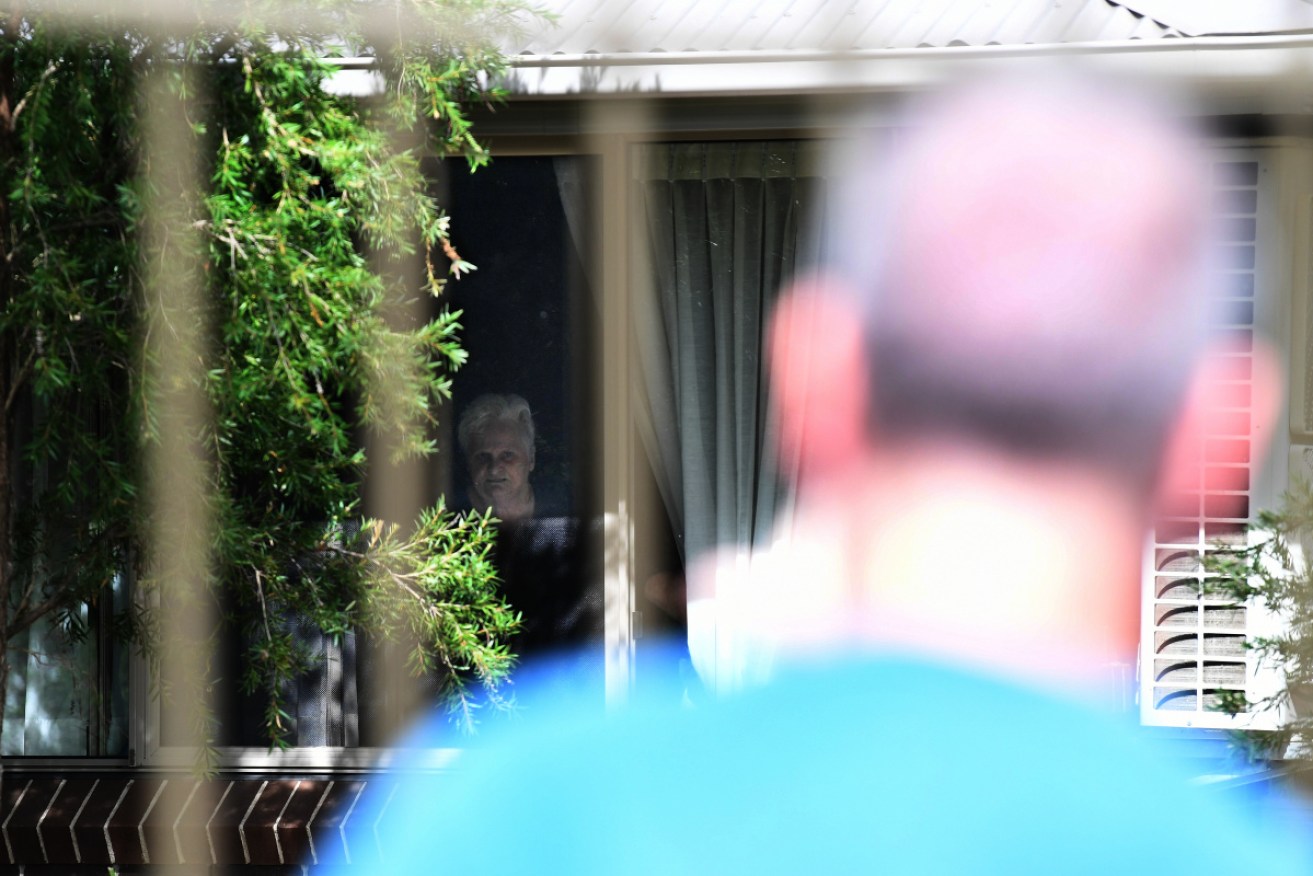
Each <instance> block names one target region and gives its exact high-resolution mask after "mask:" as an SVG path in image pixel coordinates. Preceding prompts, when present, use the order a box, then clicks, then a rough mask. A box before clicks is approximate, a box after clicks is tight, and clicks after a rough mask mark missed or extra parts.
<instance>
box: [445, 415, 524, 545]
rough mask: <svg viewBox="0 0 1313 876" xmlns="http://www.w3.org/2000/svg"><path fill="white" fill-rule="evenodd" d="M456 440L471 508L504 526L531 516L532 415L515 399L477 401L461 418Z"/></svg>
mask: <svg viewBox="0 0 1313 876" xmlns="http://www.w3.org/2000/svg"><path fill="white" fill-rule="evenodd" d="M456 438H457V440H458V441H459V442H460V449H461V452H462V453H463V454H464V455H465V463H466V465H467V467H468V468H469V473H470V490H469V500H470V507H471V508H473V509H475V510H476V511H484V510H487V509H489V508H491V509H492V513H493V514H494V515H496V516H497V517H498V518H500V519H501V520H503V521H505V522H508V523H510V522H516V521H520V520H527V519H529V518H531V517H533V516H534V498H533V486H532V485H531V484H530V483H529V474H530V472H532V471H533V459H534V435H533V415H532V414H531V413H530V412H529V403H528V402H526V401H525V400H524V399H523V398H521V397H520V396H518V395H481V396H479V397H478V398H476V399H475V400H474V401H473V402H471V403H470V405H469V407H467V408H466V409H465V413H464V414H462V415H461V418H460V425H459V427H458V428H457V432H456Z"/></svg>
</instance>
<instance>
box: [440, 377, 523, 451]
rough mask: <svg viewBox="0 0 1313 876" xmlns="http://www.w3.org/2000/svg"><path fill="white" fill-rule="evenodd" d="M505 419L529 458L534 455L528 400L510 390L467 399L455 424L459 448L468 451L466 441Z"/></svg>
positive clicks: (468, 447) (468, 445) (467, 442)
mask: <svg viewBox="0 0 1313 876" xmlns="http://www.w3.org/2000/svg"><path fill="white" fill-rule="evenodd" d="M501 423H506V424H509V425H511V426H513V427H515V428H516V429H518V430H519V432H520V435H521V437H522V438H523V440H524V447H525V451H526V453H527V454H528V457H529V462H533V457H534V431H533V414H532V413H531V412H530V411H529V403H528V402H527V401H525V400H524V398H523V397H521V396H518V395H515V394H514V393H507V394H505V395H498V394H495V393H487V394H485V395H481V396H479V397H478V398H476V399H475V400H474V401H472V402H470V403H469V405H468V406H467V407H466V408H465V412H464V413H463V414H461V415H460V425H459V426H457V428H456V441H457V442H458V443H459V444H460V452H461V453H462V454H464V455H465V456H469V455H470V442H471V441H472V440H473V438H474V436H475V435H478V434H480V433H481V432H483V431H484V430H486V429H487V428H488V427H489V426H492V425H495V424H501Z"/></svg>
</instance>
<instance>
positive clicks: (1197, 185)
mask: <svg viewBox="0 0 1313 876" xmlns="http://www.w3.org/2000/svg"><path fill="white" fill-rule="evenodd" d="M1167 119H1168V117H1167V116H1166V114H1165V113H1162V112H1159V111H1157V110H1156V109H1155V108H1153V107H1151V106H1149V105H1147V104H1145V103H1143V102H1140V101H1138V100H1133V99H1129V98H1127V97H1126V96H1124V95H1121V94H1118V93H1116V92H1114V91H1112V90H1109V89H1105V88H1102V87H1098V86H1094V85H1090V84H1088V83H1076V82H1071V81H1067V80H1061V81H1051V82H1045V83H1038V84H1037V83H1035V82H1019V81H1007V82H994V83H989V84H982V85H977V86H974V87H971V88H968V89H966V90H960V91H957V92H953V93H951V94H949V95H946V96H941V97H940V98H939V99H938V100H937V101H935V102H934V103H933V104H931V105H929V106H926V107H924V108H923V110H922V112H921V114H920V115H918V116H914V117H913V118H912V119H911V124H910V126H909V129H908V132H907V134H906V136H905V137H904V138H903V140H902V141H901V142H900V143H899V144H898V145H897V147H896V148H895V150H894V153H893V155H892V158H891V160H889V161H887V162H881V164H880V166H879V167H878V168H877V167H863V168H862V169H860V171H859V172H858V177H857V178H858V180H859V182H858V184H857V185H854V186H853V187H852V188H851V189H850V191H851V192H853V193H855V196H854V197H851V198H850V200H849V202H848V203H847V204H846V205H845V207H844V212H843V215H842V217H841V219H840V223H839V228H841V229H843V230H842V232H841V234H840V236H841V238H842V244H841V247H842V250H841V254H840V260H839V261H840V264H841V265H842V266H843V270H844V272H845V273H846V274H847V275H848V276H847V279H848V281H849V284H850V285H851V286H852V288H854V290H856V292H857V293H858V294H859V295H860V296H861V304H860V306H861V308H862V311H863V312H864V314H865V316H866V337H867V344H868V348H869V353H870V357H871V363H872V369H873V370H872V375H871V378H872V379H871V385H872V416H873V427H874V429H875V430H876V431H877V432H878V433H879V434H881V435H882V436H885V437H886V438H892V439H901V438H916V437H921V436H925V435H927V434H930V433H938V434H940V435H942V436H945V437H953V438H965V439H968V440H973V441H977V442H984V443H987V444H990V445H993V446H997V447H1001V448H1004V449H1007V450H1010V451H1017V452H1024V453H1030V454H1047V455H1077V456H1081V457H1084V458H1088V459H1094V460H1097V461H1099V462H1100V463H1104V464H1113V465H1114V466H1116V467H1118V468H1119V469H1120V470H1124V471H1125V472H1127V473H1128V474H1132V475H1133V476H1134V477H1136V478H1141V477H1143V476H1144V475H1145V474H1146V473H1147V472H1149V471H1151V470H1152V469H1153V468H1154V466H1155V465H1156V464H1157V459H1158V454H1159V452H1160V449H1161V445H1162V442H1163V437H1164V433H1165V430H1166V426H1167V424H1168V422H1170V420H1171V418H1172V417H1173V415H1174V414H1175V403H1176V401H1177V399H1178V397H1179V394H1180V393H1181V391H1182V389H1183V387H1184V384H1185V381H1186V378H1187V376H1188V374H1189V372H1190V367H1191V365H1192V362H1193V357H1194V355H1195V354H1196V351H1197V349H1198V346H1199V342H1200V330H1201V325H1202V320H1201V318H1200V302H1201V296H1202V292H1203V290H1202V289H1201V283H1202V282H1203V278H1204V276H1205V271H1204V254H1205V244H1206V239H1207V235H1206V233H1205V225H1206V223H1205V221H1204V217H1205V213H1206V211H1205V201H1204V199H1203V190H1202V183H1203V181H1204V180H1205V179H1206V176H1205V175H1204V172H1203V162H1202V160H1201V159H1200V156H1199V154H1198V149H1197V146H1196V144H1195V142H1194V140H1193V138H1192V137H1190V136H1189V135H1188V134H1187V133H1186V132H1184V131H1183V130H1182V129H1180V128H1179V127H1177V126H1175V125H1173V124H1172V123H1171V122H1170V121H1168V120H1167Z"/></svg>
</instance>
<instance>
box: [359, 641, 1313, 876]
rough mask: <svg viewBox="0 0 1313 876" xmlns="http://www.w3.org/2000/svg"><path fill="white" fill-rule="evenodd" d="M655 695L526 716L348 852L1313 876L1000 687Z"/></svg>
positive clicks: (411, 785) (1279, 834) (917, 679)
mask: <svg viewBox="0 0 1313 876" xmlns="http://www.w3.org/2000/svg"><path fill="white" fill-rule="evenodd" d="M657 689H658V690H662V691H663V693H662V695H660V696H652V697H642V696H640V697H638V698H637V701H636V702H634V703H632V704H631V705H630V706H629V707H628V708H626V709H624V710H622V711H620V712H619V713H612V714H603V713H601V712H600V711H598V710H597V709H595V708H579V707H576V706H574V705H572V704H570V703H569V702H565V701H563V702H561V703H559V704H558V705H556V706H554V707H543V706H541V705H539V706H538V707H537V708H536V709H535V710H534V711H533V713H532V714H530V715H528V716H526V717H525V719H524V720H523V721H521V722H518V723H517V724H516V725H515V726H513V727H511V728H509V729H504V730H502V731H500V732H499V733H498V734H494V735H495V736H497V738H493V739H490V740H487V744H486V745H481V746H478V747H476V748H473V749H471V750H470V751H468V752H466V753H465V755H464V756H463V758H462V760H461V763H460V764H459V765H458V767H457V768H456V769H455V770H453V771H452V772H450V773H447V774H442V775H428V776H421V775H418V774H412V775H408V776H407V777H406V778H405V780H404V781H403V783H402V785H401V787H400V789H399V790H398V791H397V792H396V793H395V794H394V795H393V796H392V798H391V801H390V802H389V803H388V804H387V811H386V812H385V813H384V817H383V818H381V819H378V818H375V817H373V816H370V815H368V814H366V815H365V816H364V817H358V816H356V815H353V818H352V821H353V823H354V825H355V832H356V833H357V834H361V835H360V836H358V837H357V838H356V839H358V840H359V841H361V842H372V841H373V837H372V836H368V837H366V836H363V833H364V832H365V831H367V830H368V831H374V830H376V831H377V839H378V846H379V847H381V849H382V855H383V865H382V866H380V867H379V868H378V870H377V872H386V873H407V874H409V873H420V872H434V873H438V872H442V873H458V874H464V873H507V874H509V873H568V874H587V873H598V874H601V873H608V874H609V873H716V874H721V873H754V874H757V873H791V874H796V873H833V872H878V873H919V874H921V873H924V874H939V873H943V874H959V873H999V874H1010V876H1015V874H1030V873H1034V874H1051V873H1089V874H1100V876H1104V874H1109V873H1148V874H1155V876H1163V874H1177V873H1179V874H1191V876H1200V874H1212V873H1217V874H1223V873H1224V874H1228V876H1236V874H1241V873H1244V874H1249V873H1252V874H1286V873H1289V874H1300V876H1308V874H1309V873H1313V865H1311V863H1310V859H1309V858H1308V857H1307V856H1306V850H1305V848H1304V847H1303V845H1302V842H1301V838H1300V837H1296V836H1294V835H1293V834H1291V833H1290V832H1289V831H1285V832H1283V831H1281V830H1280V829H1277V828H1275V827H1274V826H1273V825H1270V824H1264V823H1262V822H1261V820H1260V818H1259V817H1257V815H1258V814H1257V813H1254V812H1250V811H1245V810H1243V809H1242V808H1241V807H1239V806H1238V805H1237V804H1238V801H1237V800H1234V799H1230V798H1228V797H1226V796H1225V795H1224V794H1222V793H1221V792H1219V791H1216V790H1211V789H1209V788H1207V787H1199V786H1192V785H1190V784H1189V783H1188V781H1187V778H1188V777H1187V775H1186V773H1185V771H1184V770H1183V769H1182V767H1181V766H1180V765H1179V764H1177V763H1175V762H1174V760H1173V759H1172V758H1170V757H1168V756H1167V755H1165V754H1164V753H1162V752H1161V751H1159V750H1158V749H1157V748H1156V747H1155V746H1153V745H1152V744H1150V743H1149V742H1148V741H1147V740H1146V739H1145V738H1144V737H1143V735H1142V734H1141V732H1140V731H1139V730H1138V728H1135V727H1133V726H1128V725H1126V724H1125V723H1123V722H1120V721H1117V720H1114V719H1112V718H1110V717H1109V716H1106V715H1103V714H1101V713H1098V712H1094V711H1091V710H1089V709H1087V708H1084V707H1082V706H1080V705H1076V704H1073V703H1068V702H1065V701H1061V700H1056V699H1053V698H1051V697H1049V696H1046V695H1043V694H1040V693H1037V692H1034V691H1031V690H1029V689H1026V688H1023V687H1019V686H1016V685H1013V684H1010V683H1007V682H1002V681H998V680H995V679H990V678H986V677H982V676H977V675H973V674H971V673H969V672H964V671H961V670H959V669H954V668H949V667H944V666H937V665H933V664H928V663H922V662H914V661H903V660H889V659H879V660H876V659H869V658H864V659H854V660H852V661H849V662H835V663H831V664H827V665H815V666H808V667H798V668H795V669H794V670H793V671H791V672H788V673H787V674H785V675H782V676H781V677H779V678H778V679H777V680H776V681H774V682H773V683H772V684H770V685H769V686H767V687H764V688H761V689H758V690H754V691H750V692H746V693H743V694H741V695H739V696H736V697H731V698H727V699H723V700H719V701H713V702H710V703H705V704H703V705H701V706H699V707H698V708H696V709H687V708H680V707H678V706H676V705H674V704H673V701H672V698H671V697H670V696H669V690H666V689H662V688H660V687H659V686H658V688H657ZM567 699H568V698H567ZM424 732H426V731H425V730H423V729H421V731H420V734H421V736H422V735H423V734H424ZM374 805H380V804H379V801H375V802H374ZM357 857H359V856H357ZM342 872H344V873H345V872H357V873H358V872H369V871H368V870H362V868H360V867H359V866H357V867H355V868H344V869H343V870H342Z"/></svg>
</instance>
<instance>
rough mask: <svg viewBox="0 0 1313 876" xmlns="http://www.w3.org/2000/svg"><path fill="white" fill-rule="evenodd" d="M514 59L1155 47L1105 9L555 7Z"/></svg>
mask: <svg viewBox="0 0 1313 876" xmlns="http://www.w3.org/2000/svg"><path fill="white" fill-rule="evenodd" d="M546 6H547V8H548V9H550V10H551V11H552V12H553V13H555V14H556V16H557V17H558V18H557V24H556V26H555V27H551V26H548V27H544V28H541V29H540V30H538V31H537V32H536V33H534V34H532V35H531V36H530V37H529V38H528V40H527V41H526V42H525V43H524V44H523V45H522V46H521V48H520V49H519V51H518V52H517V53H516V54H519V55H520V56H521V57H522V58H523V59H524V60H530V59H531V58H533V57H543V56H551V55H593V54H601V55H612V54H626V53H636V54H648V53H663V52H670V53H675V52H678V53H696V52H791V51H816V50H822V51H832V52H845V51H864V50H879V49H909V48H919V47H939V48H946V47H952V46H992V45H1005V46H1007V45H1035V44H1055V43H1095V42H1120V41H1125V40H1157V39H1163V38H1166V37H1177V36H1181V35H1182V34H1181V33H1180V31H1177V30H1175V29H1173V28H1171V27H1169V26H1167V25H1164V24H1161V23H1159V22H1157V21H1155V20H1154V19H1152V18H1148V17H1146V16H1143V15H1140V14H1138V13H1136V12H1132V11H1131V10H1129V9H1127V8H1126V7H1125V6H1122V5H1120V4H1118V3H1113V2H1111V0H819V2H818V0H720V2H714V0H551V2H548V3H547V4H546Z"/></svg>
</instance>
